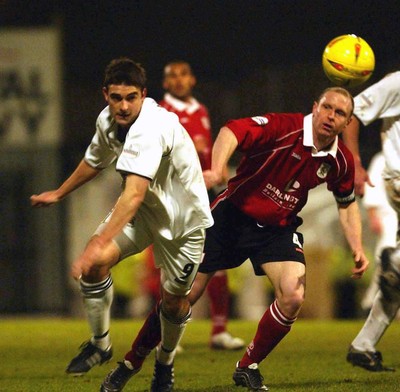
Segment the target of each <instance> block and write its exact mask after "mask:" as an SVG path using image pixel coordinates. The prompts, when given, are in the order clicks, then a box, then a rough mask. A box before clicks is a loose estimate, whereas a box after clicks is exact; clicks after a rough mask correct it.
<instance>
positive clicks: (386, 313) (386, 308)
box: [351, 291, 400, 352]
mask: <svg viewBox="0 0 400 392" xmlns="http://www.w3.org/2000/svg"><path fill="white" fill-rule="evenodd" d="M399 306H400V304H399V303H398V302H397V301H389V300H388V299H386V298H385V297H384V296H383V295H382V292H381V291H378V293H377V294H376V297H375V300H374V303H373V305H372V308H371V311H370V312H369V315H368V318H367V320H366V321H365V323H364V325H363V327H362V329H361V331H360V332H359V333H358V335H357V336H356V338H355V339H354V340H353V342H352V343H351V345H352V346H353V347H354V348H355V349H356V350H360V351H372V352H375V351H376V348H375V346H376V344H377V343H378V342H379V340H380V338H381V337H382V335H383V334H384V332H385V331H386V328H387V327H388V326H389V324H390V323H391V322H392V320H393V318H394V317H395V316H396V313H397V310H398V309H399Z"/></svg>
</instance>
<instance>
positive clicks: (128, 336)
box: [0, 318, 400, 392]
mask: <svg viewBox="0 0 400 392" xmlns="http://www.w3.org/2000/svg"><path fill="white" fill-rule="evenodd" d="M141 324H142V321H141V320H133V321H130V320H113V321H112V324H111V334H112V338H113V345H114V358H113V359H112V360H111V362H110V363H108V364H104V365H102V366H100V367H98V366H97V367H95V368H93V369H92V370H91V371H90V372H89V373H88V374H87V375H85V376H82V377H72V376H68V375H66V374H65V373H64V370H65V367H66V365H67V364H68V362H69V361H70V359H71V358H72V357H73V356H75V355H76V354H77V352H78V347H79V345H80V343H81V342H82V341H84V340H85V339H87V338H88V336H89V332H88V331H89V330H88V326H87V323H86V321H85V320H75V319H68V318H65V319H64V318H61V319H60V318H36V319H29V318H17V319H13V318H3V319H1V320H0V353H1V366H0V391H7V392H17V391H18V392H36V391H38V392H39V391H41V392H43V391H45V392H53V391H57V392H58V391H60V392H61V391H62V392H69V391H71V392H80V391H82V392H83V391H85V392H86V391H98V390H99V388H100V384H101V382H102V381H103V379H104V377H105V376H106V374H107V373H108V372H109V371H110V370H111V369H112V368H113V367H114V366H115V364H116V362H117V361H118V360H121V359H122V358H123V355H124V354H125V352H126V351H128V349H129V347H130V343H131V340H132V338H133V337H134V336H136V333H137V331H138V330H139V328H140V326H141ZM362 324H363V320H359V321H316V320H298V321H297V322H296V324H295V325H294V327H293V328H292V331H291V332H290V334H289V335H287V337H286V338H285V339H284V340H283V341H282V342H281V344H280V345H279V346H278V347H277V348H276V349H275V350H274V351H273V352H272V354H271V355H270V356H269V357H268V359H267V360H265V361H264V362H262V364H261V365H260V370H261V373H262V374H263V375H264V377H265V383H266V385H267V386H268V387H269V389H270V391H271V392H274V391H276V392H282V391H324V392H325V391H340V392H346V391H349V392H350V391H351V392H358V391H363V392H364V391H368V392H371V391H385V392H390V391H400V355H399V353H398V352H399V341H400V329H399V325H398V322H395V323H394V325H392V326H391V327H390V328H389V330H388V331H387V333H386V335H385V336H384V338H383V339H382V342H381V343H380V344H379V346H378V349H380V350H381V351H382V353H383V355H384V360H385V362H384V363H385V364H386V365H392V366H394V367H396V368H398V369H399V370H398V371H397V372H395V373H388V372H385V373H371V372H367V371H365V370H363V369H360V368H356V367H353V366H351V365H350V364H348V363H347V362H346V361H345V356H346V352H347V347H348V345H349V343H350V342H351V340H352V339H353V338H354V336H355V335H356V334H357V332H358V331H359V329H360V327H361V325H362ZM256 326H257V323H256V322H252V321H241V320H232V321H231V322H230V324H229V330H230V331H231V332H232V333H233V334H235V335H237V336H240V337H243V338H244V339H245V340H246V341H250V339H251V338H252V337H253V335H254V332H255V329H256ZM209 332H210V323H209V321H207V320H194V321H193V322H191V323H190V324H189V325H188V328H187V330H186V333H185V336H184V338H183V341H182V345H183V347H184V352H183V353H181V354H179V355H178V356H177V358H176V360H175V380H176V382H175V391H176V392H196V391H199V392H200V391H214V392H230V391H235V392H242V391H243V392H245V391H246V389H244V388H240V387H236V386H234V384H233V381H232V373H233V370H234V366H235V362H236V361H237V360H239V359H240V358H241V356H242V353H243V350H241V351H239V352H226V351H212V350H210V349H209V348H208V339H209ZM153 361H154V356H153V355H151V356H150V357H149V358H148V360H147V361H146V362H145V364H144V366H143V369H142V370H141V372H140V373H138V374H137V375H135V376H134V377H133V378H132V379H131V381H130V382H129V383H128V384H127V385H126V387H125V389H124V391H127V392H128V391H148V390H149V386H150V382H151V376H152V372H153Z"/></svg>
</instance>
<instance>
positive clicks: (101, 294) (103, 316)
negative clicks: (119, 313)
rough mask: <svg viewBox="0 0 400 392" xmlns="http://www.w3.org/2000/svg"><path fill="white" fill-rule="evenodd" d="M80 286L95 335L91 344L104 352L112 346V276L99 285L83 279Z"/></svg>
mask: <svg viewBox="0 0 400 392" xmlns="http://www.w3.org/2000/svg"><path fill="white" fill-rule="evenodd" d="M80 286H81V292H82V295H83V303H84V306H85V309H86V313H87V317H88V321H89V325H90V329H91V331H92V334H93V336H92V338H91V342H92V343H93V344H94V345H95V346H97V347H99V348H101V349H102V350H107V349H108V348H109V347H110V346H111V339H110V335H109V330H110V313H111V304H112V300H113V292H114V290H113V281H112V279H111V275H109V276H108V277H107V278H106V279H105V280H103V281H102V282H99V283H86V282H84V281H83V280H82V279H81V285H80Z"/></svg>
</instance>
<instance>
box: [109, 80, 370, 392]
mask: <svg viewBox="0 0 400 392" xmlns="http://www.w3.org/2000/svg"><path fill="white" fill-rule="evenodd" d="M352 109H353V99H352V96H351V95H350V94H349V93H348V92H347V90H344V89H342V88H339V87H336V88H331V89H328V90H325V91H324V92H323V93H322V94H321V96H320V97H319V99H318V101H317V102H314V105H313V108H312V114H309V115H307V116H304V115H303V114H300V113H289V114H288V113H286V114H277V113H267V114H264V115H261V116H256V117H252V118H245V119H239V120H232V121H229V122H228V123H227V124H226V125H225V126H224V127H223V128H222V129H221V130H220V132H219V135H218V137H217V139H216V141H215V144H214V146H213V152H212V168H211V170H208V171H205V172H203V174H204V178H205V180H206V184H207V186H209V187H211V186H213V185H215V184H217V183H219V182H220V181H221V178H222V176H223V171H224V167H225V166H226V165H227V164H228V161H229V159H230V157H231V156H232V155H233V153H234V151H236V150H238V151H240V152H241V153H242V154H243V158H242V160H241V162H240V164H239V166H238V168H237V171H236V175H235V176H234V177H233V178H231V179H230V180H229V182H228V188H227V189H226V190H225V191H224V192H222V193H221V194H220V195H218V197H217V198H216V199H215V200H214V203H213V205H212V212H213V217H214V225H213V226H211V227H210V228H208V229H207V233H206V243H205V247H204V253H205V254H204V259H203V262H202V263H201V264H200V267H199V273H198V274H197V276H196V279H195V284H194V286H193V289H192V291H191V294H190V296H189V299H190V301H191V303H192V304H193V303H195V302H196V300H197V299H198V298H199V297H200V296H201V294H202V293H203V292H204V290H205V288H206V285H207V283H208V281H209V280H210V279H211V278H212V276H213V274H214V273H215V272H216V271H220V270H225V269H229V268H235V267H238V266H240V265H241V264H242V263H244V262H245V261H246V260H247V259H250V260H251V262H252V264H253V268H254V272H255V274H256V275H267V277H268V278H269V280H270V282H271V283H272V285H273V287H274V291H275V296H276V299H275V300H274V302H273V303H272V304H271V305H270V306H269V307H268V309H267V310H266V312H265V313H264V315H263V316H262V318H261V320H260V322H259V324H258V329H257V332H256V335H255V337H254V339H253V340H252V342H251V343H250V344H249V345H248V347H247V350H246V352H245V353H244V355H243V357H242V358H241V360H240V361H238V362H237V364H236V369H235V372H234V374H233V380H234V381H235V383H236V385H240V386H245V387H247V388H248V389H250V390H253V391H266V390H268V388H267V387H266V386H265V385H264V383H263V377H262V376H261V373H260V371H259V369H258V365H259V363H260V362H261V361H263V360H264V359H265V358H266V357H267V355H268V354H269V353H270V352H271V351H272V350H273V349H274V348H275V347H276V345H277V344H278V343H279V342H280V341H281V340H282V339H283V338H284V337H285V336H286V335H287V334H288V333H289V331H290V329H291V327H292V325H293V323H294V322H295V321H296V319H297V316H298V314H299V312H300V308H301V306H302V304H303V302H304V296H305V281H306V278H305V274H306V268H305V258H304V253H303V236H302V234H301V233H300V232H298V231H297V228H298V226H300V225H301V223H302V220H301V218H300V217H298V213H299V212H300V211H301V209H302V208H303V207H304V205H305V204H306V202H307V197H308V192H309V190H310V189H312V188H314V187H316V186H318V185H320V184H325V183H326V184H327V187H328V190H330V191H331V192H332V193H333V195H334V197H335V199H336V202H337V205H338V213H339V219H340V222H341V225H342V228H343V232H344V235H345V237H346V239H347V241H348V243H349V246H350V248H351V250H352V253H353V258H354V263H355V267H354V268H353V269H352V274H353V275H352V277H353V278H355V279H357V278H360V277H361V276H362V275H363V273H364V272H365V270H366V268H367V267H368V260H367V258H366V257H365V254H364V251H363V247H362V241H361V218H360V213H359V209H358V205H357V202H356V200H355V196H354V161H353V156H352V154H351V152H350V151H349V150H348V149H347V148H346V146H345V145H344V144H343V142H342V141H341V140H340V139H339V138H338V134H339V133H341V132H342V131H343V130H344V129H345V128H346V126H347V125H348V123H349V121H350V117H351V113H352ZM156 320H157V319H156V317H154V316H152V315H149V317H148V319H147V321H146V324H147V325H148V326H151V325H154V322H156ZM146 324H145V326H144V328H142V330H141V332H140V334H139V336H138V339H136V340H135V342H134V344H133V346H132V350H131V351H129V352H128V353H127V354H126V355H125V358H124V360H125V361H127V362H128V363H131V364H132V366H133V367H134V368H136V366H139V367H140V366H141V362H140V361H139V358H138V355H137V353H138V352H142V353H144V352H147V353H149V352H150V350H151V349H152V348H153V347H155V346H156V345H157V343H158V342H157V341H156V339H155V338H156V336H155V334H153V333H151V328H147V330H146ZM153 330H154V329H153ZM135 364H136V365H135ZM120 390H121V389H115V391H120Z"/></svg>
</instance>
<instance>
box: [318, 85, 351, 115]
mask: <svg viewBox="0 0 400 392" xmlns="http://www.w3.org/2000/svg"><path fill="white" fill-rule="evenodd" d="M330 91H331V92H333V93H338V94H341V95H343V96H344V97H346V98H348V99H350V102H351V113H350V115H351V114H353V110H354V99H353V96H352V95H351V94H350V93H349V92H348V91H347V90H346V89H345V88H343V87H337V86H334V87H328V88H326V89H325V90H324V91H322V93H321V95H320V96H319V98H318V102H319V101H321V99H322V97H323V96H324V95H325V94H326V93H328V92H330Z"/></svg>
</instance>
